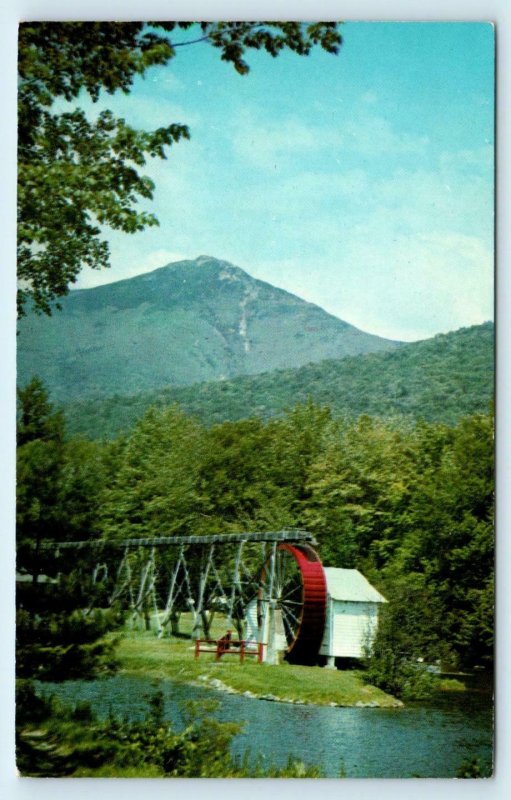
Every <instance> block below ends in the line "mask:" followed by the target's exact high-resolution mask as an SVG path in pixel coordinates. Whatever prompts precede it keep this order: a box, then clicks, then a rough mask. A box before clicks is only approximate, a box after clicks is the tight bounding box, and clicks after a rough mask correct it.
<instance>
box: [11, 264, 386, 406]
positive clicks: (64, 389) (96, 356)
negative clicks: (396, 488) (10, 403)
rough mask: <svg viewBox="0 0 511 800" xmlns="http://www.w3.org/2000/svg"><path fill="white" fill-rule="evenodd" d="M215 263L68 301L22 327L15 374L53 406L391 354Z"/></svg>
mask: <svg viewBox="0 0 511 800" xmlns="http://www.w3.org/2000/svg"><path fill="white" fill-rule="evenodd" d="M396 344H397V343H395V342H391V341H388V340H386V339H381V338H379V337H377V336H372V335H370V334H368V333H364V332H363V331H360V330H358V329H357V328H354V327H353V326H352V325H349V324H348V323H346V322H343V321H342V320H340V319H337V318H336V317H333V316H331V315H330V314H327V312H326V311H324V310H323V309H321V308H319V307H318V306H315V305H313V304H312V303H307V302H306V301H305V300H301V299H300V298H299V297H296V296H295V295H293V294H290V293H289V292H286V291H284V290H282V289H278V288H276V287H275V286H272V285H271V284H269V283H266V282H264V281H260V280H257V279H255V278H253V277H251V276H250V275H249V274H248V273H247V272H245V271H244V270H243V269H241V268H240V267H237V266H235V265H234V264H231V263H230V262H228V261H224V260H221V259H217V258H214V257H213V256H208V255H200V256H198V257H197V258H196V259H194V260H192V259H190V260H183V261H180V262H176V263H171V264H167V265H166V266H165V267H161V268H160V269H157V270H154V271H153V272H152V273H145V274H143V275H138V276H136V277H134V278H127V279H124V280H122V281H118V282H116V283H110V284H105V285H104V286H100V287H96V288H93V289H82V290H80V291H79V292H76V293H75V292H73V293H72V294H70V295H69V297H66V298H64V299H63V300H62V311H59V312H56V313H55V314H54V316H53V317H51V318H49V319H48V318H42V317H36V315H32V314H29V315H27V317H26V318H24V319H23V320H22V321H21V322H20V326H19V339H18V374H19V378H20V382H21V383H24V382H26V381H27V380H29V379H30V377H31V376H32V375H33V374H35V373H37V374H39V375H40V376H41V378H42V379H43V380H44V381H45V383H46V384H47V385H48V388H49V389H50V391H51V394H52V398H53V399H54V400H58V401H59V402H60V401H61V400H63V399H67V398H69V397H73V396H74V397H85V396H87V395H89V396H90V395H95V396H101V395H103V396H105V395H108V394H114V393H119V394H132V393H136V392H139V391H147V390H153V389H157V388H158V387H163V386H168V385H186V384H188V385H189V384H193V383H198V382H201V381H207V380H210V381H211V380H221V379H224V378H229V377H233V376H235V375H242V374H256V373H260V372H268V371H270V370H273V369H283V368H289V367H298V366H302V365H304V364H307V363H310V362H317V361H321V360H323V359H325V358H342V357H343V356H347V355H356V354H358V353H365V352H373V351H377V350H389V349H393V348H394V347H395V346H396Z"/></svg>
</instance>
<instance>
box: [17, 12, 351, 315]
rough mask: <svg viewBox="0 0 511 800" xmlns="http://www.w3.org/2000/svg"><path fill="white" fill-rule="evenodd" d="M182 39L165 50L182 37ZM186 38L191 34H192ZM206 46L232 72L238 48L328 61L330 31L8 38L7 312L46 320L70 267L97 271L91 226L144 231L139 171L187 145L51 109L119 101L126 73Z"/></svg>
mask: <svg viewBox="0 0 511 800" xmlns="http://www.w3.org/2000/svg"><path fill="white" fill-rule="evenodd" d="M187 31H188V32H189V33H188V34H186V35H188V36H189V37H191V38H189V39H188V41H186V39H185V40H184V41H183V40H181V41H177V40H176V39H179V38H180V33H181V35H182V34H183V33H184V32H187ZM195 34H197V36H195ZM197 41H204V42H207V43H208V44H209V45H211V46H212V47H214V48H216V49H217V50H218V51H219V52H220V57H221V59H222V60H223V61H226V62H228V63H230V64H232V65H233V67H234V68H235V69H236V71H237V72H238V73H239V74H240V75H245V74H246V73H248V71H249V66H248V64H247V62H246V60H245V54H246V51H247V50H264V51H266V52H267V53H268V54H269V55H270V56H273V57H275V56H277V55H278V54H279V53H280V52H281V51H282V50H284V49H288V50H291V51H293V52H295V53H297V54H298V55H301V56H303V55H307V54H308V53H309V52H310V50H311V49H312V48H313V47H316V46H320V47H322V48H323V49H324V50H326V51H327V52H329V53H337V52H338V49H339V46H340V44H341V36H340V34H339V30H338V25H337V24H336V23H332V22H318V23H313V24H309V25H304V24H302V23H298V22H267V23H264V22H200V23H192V22H150V23H143V22H27V23H23V24H21V25H20V29H19V49H18V52H19V60H18V67H19V93H18V165H19V173H18V278H19V284H20V288H19V292H18V311H19V313H20V314H23V313H24V309H25V307H26V303H27V301H28V300H29V299H30V300H31V301H32V303H33V307H34V308H35V310H37V311H38V312H43V313H47V314H50V313H51V307H52V301H54V300H56V299H58V298H59V297H62V296H63V295H65V294H67V292H68V291H69V284H71V283H73V282H74V281H75V280H76V278H77V276H78V274H79V272H80V270H81V268H82V267H83V266H85V265H87V266H89V267H92V268H102V267H106V266H108V263H109V249H108V242H107V241H106V240H104V239H103V237H102V231H101V229H102V227H105V226H106V227H110V228H113V229H117V230H121V231H123V232H126V233H134V232H136V231H140V230H143V229H144V228H146V227H147V226H150V225H156V224H158V221H157V219H156V217H155V216H154V215H153V214H150V213H147V212H145V211H140V210H137V203H138V201H139V200H140V199H152V197H153V191H154V185H153V182H152V181H151V180H150V179H149V178H148V177H147V176H145V175H143V174H141V173H140V172H139V168H140V167H143V165H144V164H145V162H146V159H147V158H148V157H151V158H155V157H156V158H166V154H167V148H168V147H170V146H171V145H172V144H175V143H177V142H179V141H180V139H182V138H185V139H187V138H189V136H190V133H189V130H188V127H187V126H186V125H185V124H182V123H175V122H174V123H170V124H169V125H167V126H165V127H161V128H158V129H157V130H154V131H140V130H135V129H134V128H132V127H131V126H129V125H127V124H126V122H125V121H124V120H123V119H120V118H116V117H115V116H114V115H113V114H112V113H111V112H110V111H108V110H107V111H103V112H101V113H100V114H99V115H98V116H97V118H96V119H95V120H93V121H91V120H90V119H89V118H88V117H87V116H86V114H85V113H84V112H83V110H81V109H80V108H71V110H69V111H64V112H58V111H56V110H55V106H54V102H55V101H56V100H64V101H68V102H72V101H75V100H77V99H78V97H79V95H80V93H81V92H86V93H87V94H88V95H89V96H90V98H91V99H92V100H93V101H96V100H97V99H98V98H99V96H100V93H101V92H102V91H104V92H107V93H109V94H113V93H114V92H116V91H122V92H125V93H129V91H130V89H131V87H132V84H133V81H134V79H135V77H136V76H137V75H143V74H144V73H145V72H146V71H147V70H148V69H149V68H150V67H153V66H164V65H166V64H168V62H169V61H171V60H172V59H173V58H174V57H175V56H176V51H177V49H178V47H180V46H182V45H185V44H192V43H195V42H197Z"/></svg>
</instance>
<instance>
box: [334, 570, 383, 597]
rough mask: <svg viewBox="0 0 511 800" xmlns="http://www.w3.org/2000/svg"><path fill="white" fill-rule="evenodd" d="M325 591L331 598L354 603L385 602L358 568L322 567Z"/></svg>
mask: <svg viewBox="0 0 511 800" xmlns="http://www.w3.org/2000/svg"><path fill="white" fill-rule="evenodd" d="M324 570H325V577H326V585H327V591H328V594H329V595H330V597H331V598H332V599H333V600H346V601H349V602H354V603H386V602H387V601H386V600H385V598H384V596H383V595H382V594H380V593H379V592H378V591H377V590H376V589H375V588H374V586H371V584H370V583H369V581H368V580H367V578H364V576H363V575H362V573H361V572H359V571H358V569H340V568H338V567H324Z"/></svg>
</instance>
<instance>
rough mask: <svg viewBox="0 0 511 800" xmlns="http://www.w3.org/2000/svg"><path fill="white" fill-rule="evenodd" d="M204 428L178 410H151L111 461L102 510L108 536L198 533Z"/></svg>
mask: <svg viewBox="0 0 511 800" xmlns="http://www.w3.org/2000/svg"><path fill="white" fill-rule="evenodd" d="M203 447H204V445H203V442H202V439H201V428H200V426H199V425H198V424H197V423H196V422H195V421H194V420H192V419H191V418H189V417H186V416H185V415H184V414H183V413H182V412H180V411H179V410H178V409H177V408H172V407H171V408H168V409H164V410H159V411H158V410H155V409H150V410H149V411H148V412H147V414H146V415H145V416H144V417H143V419H142V420H140V422H139V423H138V424H137V425H136V426H135V429H134V430H133V431H132V433H131V435H130V436H129V437H127V438H126V439H125V440H124V441H123V442H122V444H121V445H120V448H119V451H118V452H117V453H116V454H115V455H113V457H112V460H111V462H110V470H112V467H113V470H112V471H111V472H110V474H109V477H108V480H107V485H105V488H104V491H103V494H102V502H101V512H100V526H101V529H102V531H103V533H104V535H105V536H107V537H108V538H129V537H134V536H169V535H172V534H191V533H197V532H198V530H197V529H198V528H199V529H200V527H201V526H202V519H203V514H202V512H203V502H202V499H201V496H200V494H199V491H198V470H199V466H200V461H201V456H202V452H203Z"/></svg>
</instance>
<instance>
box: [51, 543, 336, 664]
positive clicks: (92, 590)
mask: <svg viewBox="0 0 511 800" xmlns="http://www.w3.org/2000/svg"><path fill="white" fill-rule="evenodd" d="M313 544H316V542H315V540H314V537H313V535H312V534H311V533H309V532H308V531H303V530H297V529H285V530H281V531H266V532H262V533H232V534H231V533H230V534H217V535H212V536H161V537H153V538H132V539H125V540H105V539H97V540H86V541H79V542H44V543H41V544H40V545H39V551H38V552H39V554H40V556H41V557H42V559H43V560H50V561H51V562H52V564H53V570H52V571H56V572H57V574H58V573H60V574H65V573H66V572H71V571H78V573H79V579H80V581H81V582H83V585H84V586H85V587H86V589H85V594H86V595H87V608H86V609H85V613H90V611H91V610H92V609H93V608H105V607H119V606H120V607H122V608H124V609H125V610H128V613H129V614H130V615H131V618H132V619H137V618H138V619H142V620H144V622H145V626H146V628H147V629H149V628H150V627H151V626H153V627H154V626H155V627H156V633H157V634H158V636H160V637H162V636H165V635H167V634H168V633H169V632H171V633H173V634H177V635H179V619H180V616H181V614H182V613H183V612H190V613H191V616H192V620H193V631H192V637H193V638H194V639H195V640H198V639H200V638H206V639H207V638H209V635H210V628H211V624H212V621H213V617H214V615H215V612H222V613H223V614H224V615H225V622H226V626H227V627H229V626H233V627H234V628H235V629H236V631H237V633H238V636H239V638H240V639H243V638H244V628H245V621H246V615H247V607H248V606H249V604H250V603H251V602H252V603H254V602H255V603H256V607H257V621H258V631H259V633H258V636H257V643H258V644H264V647H265V660H266V661H270V662H272V661H273V662H276V661H277V660H278V657H279V654H278V653H277V652H276V651H277V649H278V647H279V645H277V644H276V643H277V642H280V649H281V651H282V650H283V652H284V654H285V656H286V658H287V659H288V660H290V661H293V662H296V663H314V661H315V659H316V657H317V654H318V651H319V647H320V645H321V641H322V637H323V631H324V624H325V616H326V581H325V576H324V572H323V567H322V564H321V561H320V558H319V556H318V554H317V553H316V551H315V550H314V549H313V547H312V545H313ZM78 554H79V555H78ZM279 626H280V632H281V636H280V639H279V638H278V637H277V636H276V631H277V630H278V629H279ZM282 634H283V635H282ZM283 636H284V637H285V638H283ZM265 639H267V641H264V640H265ZM282 641H284V645H283V646H282Z"/></svg>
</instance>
